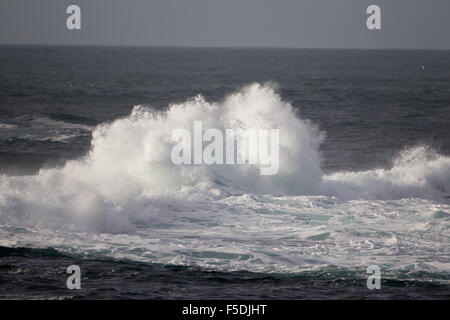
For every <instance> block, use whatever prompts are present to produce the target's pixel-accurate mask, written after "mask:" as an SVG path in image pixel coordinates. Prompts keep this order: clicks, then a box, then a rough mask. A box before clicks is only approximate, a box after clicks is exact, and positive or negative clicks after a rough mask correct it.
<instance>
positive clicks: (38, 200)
mask: <svg viewBox="0 0 450 320" xmlns="http://www.w3.org/2000/svg"><path fill="white" fill-rule="evenodd" d="M200 120H201V121H203V126H204V128H206V127H210V128H218V129H225V128H242V129H249V128H257V129H272V128H276V129H279V130H280V131H279V132H280V167H279V172H278V174H276V175H273V176H262V175H260V174H259V165H258V164H256V165H250V164H247V165H181V166H176V165H174V164H173V162H172V161H171V158H170V154H171V149H172V147H173V143H174V141H173V140H172V139H171V133H172V132H173V131H174V130H176V129H179V128H186V129H191V128H192V125H193V122H194V121H200ZM70 265H78V266H80V268H81V287H82V288H81V289H80V290H69V289H67V287H66V280H67V278H68V277H69V274H67V273H66V268H67V267H68V266H70ZM371 265H377V266H379V268H380V271H381V289H379V290H377V289H375V290H369V289H368V288H367V286H366V280H367V278H368V277H369V276H370V275H371V274H369V273H367V268H368V267H369V266H371ZM0 298H1V299H72V298H74V299H119V298H120V299H449V298H450V51H411V50H300V49H262V48H260V49H244V48H229V49H220V48H140V47H82V46H80V47H69V46H67V47H64V46H59V47H58V46H6V45H3V46H0Z"/></svg>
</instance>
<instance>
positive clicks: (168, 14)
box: [0, 0, 450, 49]
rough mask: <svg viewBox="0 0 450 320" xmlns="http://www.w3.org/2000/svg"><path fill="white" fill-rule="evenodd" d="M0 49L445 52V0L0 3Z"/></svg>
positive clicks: (449, 32) (449, 0)
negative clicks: (73, 10)
mask: <svg viewBox="0 0 450 320" xmlns="http://www.w3.org/2000/svg"><path fill="white" fill-rule="evenodd" d="M70 4H77V5H79V6H80V8H81V27H82V30H80V31H69V30H67V28H66V19H67V16H68V15H67V14H66V8H67V6H68V5H70ZM370 4H377V5H379V6H380V7H381V14H382V16H381V24H382V29H381V30H375V31H370V30H368V29H367V28H366V19H367V17H368V15H367V14H366V9H367V7H368V6H369V5H370ZM0 43H18V44H65V45H70V44H74V45H79V44H86V45H145V46H147V45H152V46H208V47H209V46H213V47H215V46H234V47H236V46H237V47H242V46H245V47H253V46H258V47H299V48H419V49H450V0H78V1H77V0H0Z"/></svg>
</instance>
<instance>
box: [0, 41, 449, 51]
mask: <svg viewBox="0 0 450 320" xmlns="http://www.w3.org/2000/svg"><path fill="white" fill-rule="evenodd" d="M0 46H23V47H25V46H30V47H32V46H36V47H39V46H41V47H111V48H174V49H286V50H405V51H450V48H409V47H381V48H370V47H293V46H252V45H248V46H238V45H236V46H231V45H230V46H228V45H224V46H222V45H218V46H214V45H210V46H206V45H205V46H204V45H151V44H148V45H146V44H67V43H2V42H0Z"/></svg>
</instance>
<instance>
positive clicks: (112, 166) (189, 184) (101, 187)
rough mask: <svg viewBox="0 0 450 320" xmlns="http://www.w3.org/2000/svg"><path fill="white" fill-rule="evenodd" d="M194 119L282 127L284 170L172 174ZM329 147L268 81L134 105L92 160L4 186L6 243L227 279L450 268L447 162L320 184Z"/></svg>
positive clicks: (327, 178)
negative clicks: (326, 270) (369, 267)
mask: <svg viewBox="0 0 450 320" xmlns="http://www.w3.org/2000/svg"><path fill="white" fill-rule="evenodd" d="M195 120H202V121H203V124H204V126H205V127H206V126H208V127H212V128H218V129H225V128H242V129H244V130H245V129H247V128H255V129H273V128H276V129H280V169H279V173H278V174H277V175H274V176H261V175H260V174H259V170H258V169H259V168H258V167H257V166H256V165H244V166H238V165H228V166H227V165H213V166H211V165H197V166H195V165H186V166H175V165H174V164H173V163H172V161H171V159H170V154H171V148H172V146H173V143H174V142H173V141H171V139H170V138H171V133H172V131H173V130H174V129H177V128H186V129H188V130H192V127H191V126H192V125H193V123H194V121H195ZM323 139H324V134H323V133H321V132H320V131H319V130H318V128H317V127H316V126H314V125H313V124H312V123H310V122H309V121H306V120H303V119H300V118H299V117H297V116H296V115H295V113H294V111H293V109H292V107H291V106H290V104H289V103H286V102H284V101H282V100H281V98H280V96H279V95H278V94H276V92H275V90H274V89H273V88H272V87H270V86H267V85H264V86H263V85H259V84H252V85H250V86H248V87H245V88H243V89H242V90H241V91H239V92H237V93H234V94H232V95H230V96H229V97H227V98H226V99H225V100H224V101H222V102H218V103H210V102H207V101H206V100H205V99H204V98H203V97H201V96H197V97H195V98H193V99H190V100H188V101H186V102H184V103H180V104H174V105H171V106H170V107H169V108H168V109H167V111H165V112H162V113H161V112H156V111H154V110H152V109H151V108H149V107H143V106H136V107H135V108H134V110H133V112H132V113H131V115H130V116H128V117H125V118H122V119H118V120H116V121H114V122H112V123H108V124H103V125H100V126H98V127H97V128H96V129H95V130H94V131H93V133H92V147H91V151H90V152H89V154H88V155H87V156H86V157H85V158H83V159H79V160H74V161H69V162H67V163H66V164H65V166H63V167H61V168H53V169H42V170H41V171H40V172H39V174H38V175H35V176H26V177H24V176H20V177H12V176H1V177H0V224H3V227H1V228H0V234H1V235H2V236H1V237H0V245H30V244H33V245H35V246H53V247H56V248H59V249H61V250H69V251H76V252H82V253H83V252H94V253H95V252H97V253H99V252H102V253H103V254H106V255H110V256H114V257H116V258H122V257H124V258H130V259H137V260H144V261H150V262H159V263H177V264H194V265H200V266H204V267H210V268H220V269H227V270H231V269H251V270H253V271H258V270H264V271H271V270H272V271H283V270H288V271H289V270H291V271H292V270H296V268H300V267H308V266H311V265H323V264H325V265H326V264H337V265H348V264H353V265H355V264H364V263H366V262H369V261H372V262H373V261H375V262H380V263H388V264H392V265H395V266H398V267H400V266H402V267H404V266H405V265H411V264H414V263H416V262H417V261H419V262H420V263H422V262H423V264H422V265H421V266H422V267H423V268H437V270H440V271H442V270H444V271H448V270H449V264H448V262H449V261H448V260H449V259H448V257H449V250H448V247H447V246H446V243H448V242H449V241H448V240H449V236H450V235H449V234H448V221H449V213H450V206H449V205H448V204H445V203H444V202H442V201H439V199H442V197H443V196H448V195H449V194H450V158H449V157H446V156H443V155H439V154H437V153H436V152H434V151H432V150H430V149H428V148H426V147H416V148H412V149H408V150H405V151H403V152H402V153H401V154H400V155H399V157H398V158H397V159H396V160H395V161H394V163H393V166H392V168H390V169H374V170H368V171H363V172H336V173H332V174H328V175H324V174H323V173H322V170H321V166H320V164H321V163H320V152H319V146H320V144H321V143H322V141H323ZM49 230H58V233H57V234H55V233H53V232H54V231H49ZM84 232H88V233H84ZM114 233H116V234H114ZM402 252H403V253H406V256H403V257H402V258H401V259H399V258H398V254H400V253H402ZM437 256H440V257H441V258H436V257H437ZM430 257H431V258H430ZM427 259H428V260H427ZM422 267H421V268H422Z"/></svg>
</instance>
